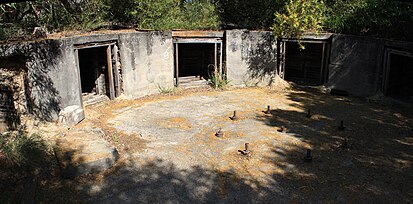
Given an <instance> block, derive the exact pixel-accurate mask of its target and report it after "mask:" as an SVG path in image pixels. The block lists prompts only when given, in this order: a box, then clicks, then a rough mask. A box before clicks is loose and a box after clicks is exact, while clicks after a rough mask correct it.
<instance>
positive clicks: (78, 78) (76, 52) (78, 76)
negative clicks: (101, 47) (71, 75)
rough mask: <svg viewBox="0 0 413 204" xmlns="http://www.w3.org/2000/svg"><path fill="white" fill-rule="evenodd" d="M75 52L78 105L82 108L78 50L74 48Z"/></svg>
mask: <svg viewBox="0 0 413 204" xmlns="http://www.w3.org/2000/svg"><path fill="white" fill-rule="evenodd" d="M74 52H75V63H76V67H77V81H78V82H79V100H80V105H81V106H82V108H83V98H82V78H81V76H80V64H79V50H76V49H75V50H74Z"/></svg>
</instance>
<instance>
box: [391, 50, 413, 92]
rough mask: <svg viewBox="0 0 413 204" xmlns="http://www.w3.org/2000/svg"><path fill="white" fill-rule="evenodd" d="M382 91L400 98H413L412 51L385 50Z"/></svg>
mask: <svg viewBox="0 0 413 204" xmlns="http://www.w3.org/2000/svg"><path fill="white" fill-rule="evenodd" d="M386 58H387V66H386V72H385V73H386V79H385V90H384V93H385V95H387V96H390V97H392V98H396V99H402V100H413V80H412V79H413V53H411V52H405V51H400V50H387V56H386Z"/></svg>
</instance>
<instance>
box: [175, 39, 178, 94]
mask: <svg viewBox="0 0 413 204" xmlns="http://www.w3.org/2000/svg"><path fill="white" fill-rule="evenodd" d="M178 53H179V52H178V43H175V77H176V82H175V83H176V86H179V63H178V60H179V58H178Z"/></svg>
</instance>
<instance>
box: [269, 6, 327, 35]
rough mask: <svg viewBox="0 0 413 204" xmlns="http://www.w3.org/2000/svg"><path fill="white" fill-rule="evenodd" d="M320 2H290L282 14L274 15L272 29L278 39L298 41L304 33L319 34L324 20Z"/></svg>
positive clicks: (324, 7) (322, 7)
mask: <svg viewBox="0 0 413 204" xmlns="http://www.w3.org/2000/svg"><path fill="white" fill-rule="evenodd" d="M325 12H326V6H325V4H324V2H323V1H322V0H290V2H289V3H288V4H286V5H285V8H284V10H283V11H282V12H276V13H275V24H274V25H273V27H272V29H273V31H274V34H275V35H276V36H278V37H293V38H298V39H300V38H301V36H302V35H303V34H304V33H305V32H319V31H321V30H322V28H323V27H322V24H323V22H324V19H325Z"/></svg>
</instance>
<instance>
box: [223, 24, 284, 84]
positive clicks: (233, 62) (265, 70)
mask: <svg viewBox="0 0 413 204" xmlns="http://www.w3.org/2000/svg"><path fill="white" fill-rule="evenodd" d="M225 36H226V68H227V77H228V79H229V80H231V83H230V84H231V85H234V86H266V85H270V84H271V83H272V80H273V78H274V76H275V74H276V58H277V50H276V47H277V44H276V41H275V39H274V36H273V34H272V32H269V31H248V30H228V31H226V35H225Z"/></svg>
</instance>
